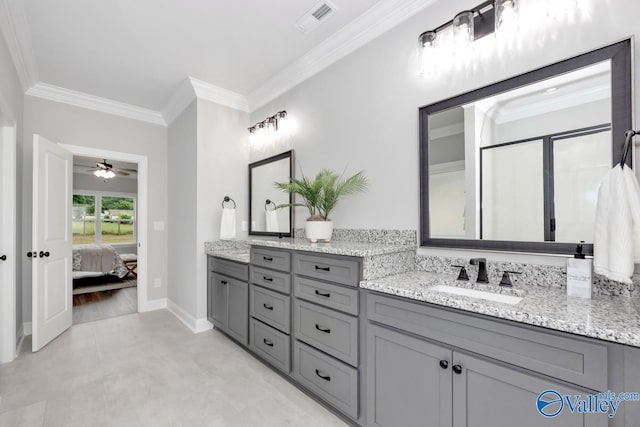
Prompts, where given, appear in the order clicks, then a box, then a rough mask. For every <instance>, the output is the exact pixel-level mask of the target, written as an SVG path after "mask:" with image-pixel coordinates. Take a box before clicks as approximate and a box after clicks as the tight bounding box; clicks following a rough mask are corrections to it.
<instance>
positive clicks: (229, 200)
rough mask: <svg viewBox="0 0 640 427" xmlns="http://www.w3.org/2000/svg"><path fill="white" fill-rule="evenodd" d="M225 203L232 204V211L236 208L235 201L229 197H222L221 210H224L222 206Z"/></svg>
mask: <svg viewBox="0 0 640 427" xmlns="http://www.w3.org/2000/svg"><path fill="white" fill-rule="evenodd" d="M226 202H232V203H233V209H235V208H236V201H235V200H233V199H232V198H231V197H229V196H224V199H223V200H222V208H223V209H224V204H225V203H226Z"/></svg>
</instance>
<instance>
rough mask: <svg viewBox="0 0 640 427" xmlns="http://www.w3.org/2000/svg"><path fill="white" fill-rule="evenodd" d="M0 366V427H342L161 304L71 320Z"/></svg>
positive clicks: (229, 346)
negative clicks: (63, 328)
mask: <svg viewBox="0 0 640 427" xmlns="http://www.w3.org/2000/svg"><path fill="white" fill-rule="evenodd" d="M30 347H31V342H30V341H28V340H26V341H25V343H24V344H23V346H22V351H21V354H20V356H19V357H18V358H17V359H16V360H15V361H13V362H11V363H7V364H4V365H0V426H2V427H5V426H7V427H9V426H10V427H23V426H24V427H31V426H65V427H72V426H82V427H90V426H114V427H115V426H118V427H125V426H153V427H159V426H184V427H187V426H194V427H203V426H261V427H263V426H264V427H267V426H305V427H306V426H309V427H313V426H318V427H319V426H327V427H328V426H344V425H345V424H344V423H343V422H342V421H341V420H339V419H338V418H337V417H336V416H334V415H333V414H331V413H330V412H328V411H327V410H326V409H324V408H323V407H322V406H321V405H319V404H318V403H316V402H315V401H314V400H313V399H311V398H309V397H308V396H306V395H305V394H304V393H302V392H300V391H299V390H298V389H296V388H295V387H294V386H292V385H291V384H289V383H288V382H287V381H285V380H284V379H283V378H281V377H280V376H279V375H278V374H276V373H274V372H272V371H271V370H270V369H269V368H267V367H266V366H264V365H263V364H262V363H261V362H259V361H257V360H256V359H255V358H253V357H252V356H251V355H249V354H248V353H247V352H246V351H244V350H242V349H241V348H239V347H238V346H237V345H236V344H234V343H233V342H231V341H230V340H229V339H228V338H226V337H225V336H224V335H222V334H221V333H219V332H217V331H207V332H204V333H201V334H197V335H196V334H193V333H192V332H191V331H190V330H189V329H187V328H186V327H185V326H184V325H183V324H182V323H181V322H180V321H179V320H177V319H176V318H175V317H174V316H173V315H172V314H171V313H169V312H168V311H166V310H158V311H154V312H150V313H141V314H130V315H125V316H120V317H115V318H112V319H106V320H100V321H96V322H91V323H83V324H80V325H75V326H73V327H72V328H71V329H69V330H68V331H66V332H65V333H64V334H63V335H61V336H60V337H58V338H57V339H56V340H54V341H53V342H52V343H50V344H49V345H48V346H46V347H45V348H44V349H42V350H41V351H40V352H38V353H31V352H30Z"/></svg>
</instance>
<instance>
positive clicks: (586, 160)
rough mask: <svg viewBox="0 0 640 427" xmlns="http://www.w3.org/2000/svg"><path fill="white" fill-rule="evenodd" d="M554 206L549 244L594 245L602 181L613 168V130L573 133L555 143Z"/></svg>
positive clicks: (553, 149) (552, 142)
mask: <svg viewBox="0 0 640 427" xmlns="http://www.w3.org/2000/svg"><path fill="white" fill-rule="evenodd" d="M551 146H552V149H551V150H552V151H551V153H552V165H553V167H552V168H551V173H552V174H553V175H552V177H550V180H552V181H553V185H551V190H552V191H553V194H552V195H551V201H552V205H551V207H550V210H551V212H550V214H549V217H550V218H551V220H550V221H551V222H552V225H554V226H553V227H550V232H551V234H550V236H549V240H550V241H554V242H579V241H581V240H584V241H585V242H593V224H594V222H595V218H596V204H597V202H598V188H599V187H600V181H602V178H604V175H605V174H606V173H607V171H608V170H609V169H611V164H612V161H613V160H612V158H611V156H612V153H611V130H610V128H607V129H600V130H597V131H592V132H582V133H573V134H569V135H564V136H559V137H557V138H553V139H552V140H551Z"/></svg>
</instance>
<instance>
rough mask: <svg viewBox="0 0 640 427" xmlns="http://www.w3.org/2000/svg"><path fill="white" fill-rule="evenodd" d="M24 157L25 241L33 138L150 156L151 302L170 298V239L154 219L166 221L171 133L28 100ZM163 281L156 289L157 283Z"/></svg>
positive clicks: (26, 293)
mask: <svg viewBox="0 0 640 427" xmlns="http://www.w3.org/2000/svg"><path fill="white" fill-rule="evenodd" d="M24 111H25V143H24V157H23V165H24V171H23V180H24V192H23V193H24V196H23V197H24V198H23V203H22V204H23V211H24V217H25V218H27V220H25V221H24V224H23V227H22V240H23V242H24V243H25V244H29V243H28V242H30V241H31V221H30V220H28V219H29V218H31V216H32V210H31V185H32V178H31V177H32V162H33V160H32V156H33V142H32V139H33V134H36V133H37V134H41V135H43V136H44V137H46V138H47V139H50V140H51V141H53V142H56V143H61V144H69V145H77V146H84V147H91V148H97V149H104V150H109V151H117V152H122V153H130V154H136V155H143V156H147V158H148V182H149V194H148V209H149V218H148V219H149V221H148V229H147V230H148V242H147V245H148V248H147V249H148V263H149V265H148V271H149V278H148V279H149V280H148V293H147V295H148V300H155V299H160V298H165V297H166V294H167V287H166V284H167V235H166V233H165V232H164V231H155V230H154V228H153V223H154V222H155V221H162V222H165V221H167V198H166V194H167V192H166V189H167V174H166V168H167V129H166V128H165V127H162V126H156V125H151V124H147V123H143V122H139V121H136V120H130V119H126V118H122V117H119V116H114V115H110V114H105V113H100V112H96V111H92V110H86V109H82V108H78V107H74V106H71V105H67V104H61V103H57V102H53V101H48V100H44V99H41V98H35V97H31V96H26V97H25V110H24ZM30 265H31V264H29V263H27V262H25V263H23V274H24V277H25V279H26V280H24V284H23V285H24V286H23V311H24V313H23V319H24V321H27V322H28V321H31V274H30V273H31V272H30ZM157 281H159V283H160V287H158V288H156V287H155V286H154V282H157Z"/></svg>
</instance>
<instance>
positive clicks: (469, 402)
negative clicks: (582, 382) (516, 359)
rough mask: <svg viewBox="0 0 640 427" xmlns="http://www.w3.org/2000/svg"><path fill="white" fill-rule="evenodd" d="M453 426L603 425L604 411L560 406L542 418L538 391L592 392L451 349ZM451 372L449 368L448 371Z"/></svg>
mask: <svg viewBox="0 0 640 427" xmlns="http://www.w3.org/2000/svg"><path fill="white" fill-rule="evenodd" d="M453 361H454V364H455V365H458V366H460V367H461V368H462V370H461V372H460V374H456V373H453V374H452V377H453V427H486V426H492V427H512V426H518V427H538V426H541V425H544V426H553V427H606V426H608V425H609V424H608V418H607V416H606V415H602V414H600V415H592V414H589V415H585V414H572V413H571V412H569V411H568V410H566V409H565V410H563V411H562V412H561V413H560V414H559V415H558V416H557V417H555V418H544V417H542V416H541V415H540V414H539V413H538V410H537V409H536V400H537V397H538V394H539V393H540V392H542V391H544V390H549V389H553V390H556V391H558V392H559V393H560V394H562V395H566V394H569V395H572V396H575V395H582V396H585V395H586V394H589V393H593V392H591V391H588V390H584V389H577V388H572V387H567V386H566V385H562V384H560V383H558V382H555V381H552V380H549V379H545V378H542V377H540V376H538V375H535V374H531V373H527V372H526V371H521V370H518V369H514V368H512V367H510V366H508V365H503V364H500V363H496V362H492V361H489V360H485V359H483V358H480V357H474V356H471V355H467V354H462V353H457V352H454V353H453ZM449 372H450V374H451V372H452V371H451V370H450V371H449Z"/></svg>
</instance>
